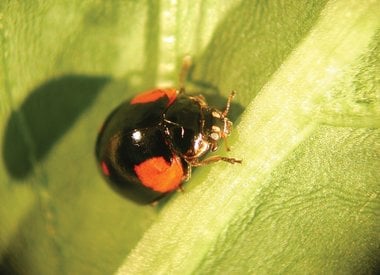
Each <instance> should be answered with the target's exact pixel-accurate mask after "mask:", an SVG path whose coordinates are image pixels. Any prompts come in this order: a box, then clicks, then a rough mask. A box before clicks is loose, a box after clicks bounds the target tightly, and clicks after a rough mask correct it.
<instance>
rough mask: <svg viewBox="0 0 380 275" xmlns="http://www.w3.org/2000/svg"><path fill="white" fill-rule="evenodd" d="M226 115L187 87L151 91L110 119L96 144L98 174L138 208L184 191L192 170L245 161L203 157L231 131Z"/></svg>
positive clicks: (123, 107) (229, 100)
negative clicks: (192, 94) (204, 166)
mask: <svg viewBox="0 0 380 275" xmlns="http://www.w3.org/2000/svg"><path fill="white" fill-rule="evenodd" d="M233 96H234V92H232V93H231V95H230V97H229V99H228V101H227V106H226V108H225V110H224V111H220V110H218V109H216V108H212V107H210V106H209V105H208V104H207V102H206V100H205V98H204V97H203V96H202V95H196V96H190V95H187V94H186V93H185V92H184V90H183V89H180V90H176V89H169V88H168V89H153V90H150V91H147V92H144V93H141V94H138V95H137V96H135V97H134V98H132V99H131V100H129V101H126V102H124V103H122V104H121V105H120V106H119V107H117V108H116V109H115V110H114V111H113V112H111V114H110V115H109V116H108V118H107V119H106V121H105V123H104V124H103V126H102V129H101V130H100V133H99V135H98V139H97V144H96V157H97V161H98V164H99V166H100V170H101V171H102V173H103V175H104V176H105V177H106V178H107V179H108V181H109V182H110V184H111V186H113V187H114V188H115V189H116V190H117V191H119V192H121V193H122V194H123V195H125V196H126V197H127V198H129V199H132V200H133V201H135V202H137V203H140V204H147V203H152V202H155V201H157V200H159V199H160V198H162V197H163V196H164V195H166V194H168V193H170V192H172V191H174V190H176V189H179V188H181V184H182V183H183V182H184V181H186V180H188V179H189V178H190V175H191V168H192V167H195V166H201V165H206V164H209V163H213V162H216V161H220V160H221V161H226V162H229V163H241V160H238V159H235V158H228V157H222V156H212V157H209V158H206V159H203V157H204V155H205V154H206V153H207V152H209V151H215V150H216V149H217V148H218V141H219V140H220V139H225V138H226V137H227V136H228V135H229V134H230V132H231V127H232V122H231V121H230V120H229V119H228V118H227V114H228V111H229V108H230V102H231V100H232V98H233Z"/></svg>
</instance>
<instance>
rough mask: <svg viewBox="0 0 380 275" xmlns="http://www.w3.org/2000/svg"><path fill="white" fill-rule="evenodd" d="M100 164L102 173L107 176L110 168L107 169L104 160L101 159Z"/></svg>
mask: <svg viewBox="0 0 380 275" xmlns="http://www.w3.org/2000/svg"><path fill="white" fill-rule="evenodd" d="M101 166H102V170H103V174H104V175H106V176H107V177H108V176H109V175H110V170H109V169H108V166H107V164H106V162H105V161H102V163H101Z"/></svg>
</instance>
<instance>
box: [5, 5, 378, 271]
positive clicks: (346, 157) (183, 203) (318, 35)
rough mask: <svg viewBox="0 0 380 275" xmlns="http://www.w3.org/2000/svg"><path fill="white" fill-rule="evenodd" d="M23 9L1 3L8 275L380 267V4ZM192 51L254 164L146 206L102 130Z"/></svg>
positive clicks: (213, 174)
mask: <svg viewBox="0 0 380 275" xmlns="http://www.w3.org/2000/svg"><path fill="white" fill-rule="evenodd" d="M24 2H25V3H22V2H20V1H19V2H15V1H3V2H2V3H0V43H1V44H0V47H1V48H0V52H1V56H0V59H1V65H0V128H1V130H2V131H1V132H2V133H3V134H2V136H1V138H0V150H1V159H2V161H1V162H0V201H1V204H0V273H2V274H3V273H5V274H14V273H16V274H24V273H25V274H110V273H113V272H117V273H119V274H123V273H127V274H157V273H158V274H187V273H196V274H212V273H215V274H220V273H222V274H231V273H232V274H247V273H257V274H262V273H317V274H321V273H334V274H335V273H344V274H347V273H376V271H378V267H379V266H380V262H379V259H380V257H379V256H380V230H379V229H380V199H379V192H380V190H379V189H380V188H379V183H380V169H378V168H379V167H380V131H379V129H378V128H379V126H380V20H379V18H380V1H377V0H372V1H364V2H360V3H359V2H358V1H353V0H352V1H350V0H340V1H328V2H325V1H286V3H285V2H284V3H283V2H279V1H274V2H266V1H239V2H237V1H220V2H215V1H191V2H190V1H181V0H178V1H166V0H163V1H159V2H157V1H122V2H115V1H109V2H103V3H99V2H98V1H90V0H88V1H79V2H77V1H69V2H68V3H57V1H51V0H48V1H44V3H42V2H41V3H40V2H37V1H29V2H28V3H27V1H24ZM186 54H190V55H191V56H192V58H193V65H194V66H193V67H192V70H191V74H190V76H189V78H188V87H189V89H190V90H192V91H195V92H198V91H202V93H204V94H205V95H206V96H208V97H209V98H210V102H214V101H215V102H216V104H221V105H218V106H220V107H221V108H222V107H223V104H225V103H224V102H223V101H222V102H220V101H219V99H220V98H221V97H226V96H228V94H229V93H230V91H231V90H236V91H237V96H236V100H235V102H234V104H233V106H232V111H231V117H232V118H233V119H235V129H234V132H233V133H232V136H231V138H230V139H229V145H230V147H231V149H232V150H231V152H229V153H228V155H231V156H234V157H237V158H242V159H243V164H242V165H237V164H236V165H230V164H226V163H218V164H214V165H212V166H208V167H202V168H198V169H195V171H194V173H193V176H192V178H191V180H190V181H189V182H188V183H186V185H185V192H184V193H176V194H173V195H172V196H170V197H169V198H167V199H165V200H163V201H162V202H160V204H159V205H158V206H157V207H152V206H139V205H136V204H134V203H133V202H130V201H127V200H125V199H123V198H121V197H120V196H119V195H118V194H115V193H114V192H113V190H112V189H111V188H109V187H108V186H107V184H106V183H105V182H104V180H103V179H102V177H101V176H100V174H99V172H98V171H97V167H96V163H95V159H94V154H93V152H94V144H95V139H96V135H97V130H98V128H99V127H100V125H101V123H102V121H103V119H104V118H105V117H106V115H107V114H108V113H109V112H110V111H111V110H112V109H113V108H114V107H115V106H116V105H118V104H119V103H120V102H121V101H122V100H124V99H126V98H128V97H130V96H131V95H133V94H135V93H138V92H139V91H144V90H146V89H148V88H151V87H153V86H156V85H159V86H167V85H171V86H172V85H174V86H175V85H176V84H175V83H177V78H178V73H179V70H180V66H181V60H182V58H183V57H184V56H185V55H186ZM243 108H245V110H244V112H243V113H242V110H243ZM240 114H241V115H240ZM221 147H222V146H221ZM218 153H219V154H222V155H227V152H225V151H223V150H222V149H219V151H218Z"/></svg>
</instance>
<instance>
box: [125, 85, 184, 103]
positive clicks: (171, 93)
mask: <svg viewBox="0 0 380 275" xmlns="http://www.w3.org/2000/svg"><path fill="white" fill-rule="evenodd" d="M177 94H178V91H177V90H176V89H154V90H150V91H147V92H145V93H142V94H139V95H137V96H135V97H134V98H133V99H132V100H131V104H137V103H148V102H154V101H156V100H158V99H159V98H161V97H164V96H166V97H167V98H168V99H169V102H168V104H167V106H169V105H171V104H172V103H173V101H174V100H175V99H176V97H177Z"/></svg>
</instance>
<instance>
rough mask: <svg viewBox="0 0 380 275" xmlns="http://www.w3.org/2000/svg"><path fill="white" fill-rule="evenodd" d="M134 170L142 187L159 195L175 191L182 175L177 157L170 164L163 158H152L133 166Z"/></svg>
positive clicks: (179, 160)
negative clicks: (159, 193)
mask: <svg viewBox="0 0 380 275" xmlns="http://www.w3.org/2000/svg"><path fill="white" fill-rule="evenodd" d="M134 169H135V172H136V174H137V176H138V177H139V179H140V181H141V183H142V184H143V185H145V186H146V187H149V188H151V189H153V190H155V191H157V192H161V193H166V192H169V191H173V190H175V189H177V188H178V187H179V186H180V184H181V182H182V180H183V174H184V171H183V167H182V162H181V159H180V158H178V157H174V158H173V159H172V161H171V163H170V162H167V161H166V160H165V159H164V158H163V157H153V158H150V159H147V160H146V161H144V162H142V163H140V164H138V165H135V168H134Z"/></svg>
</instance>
